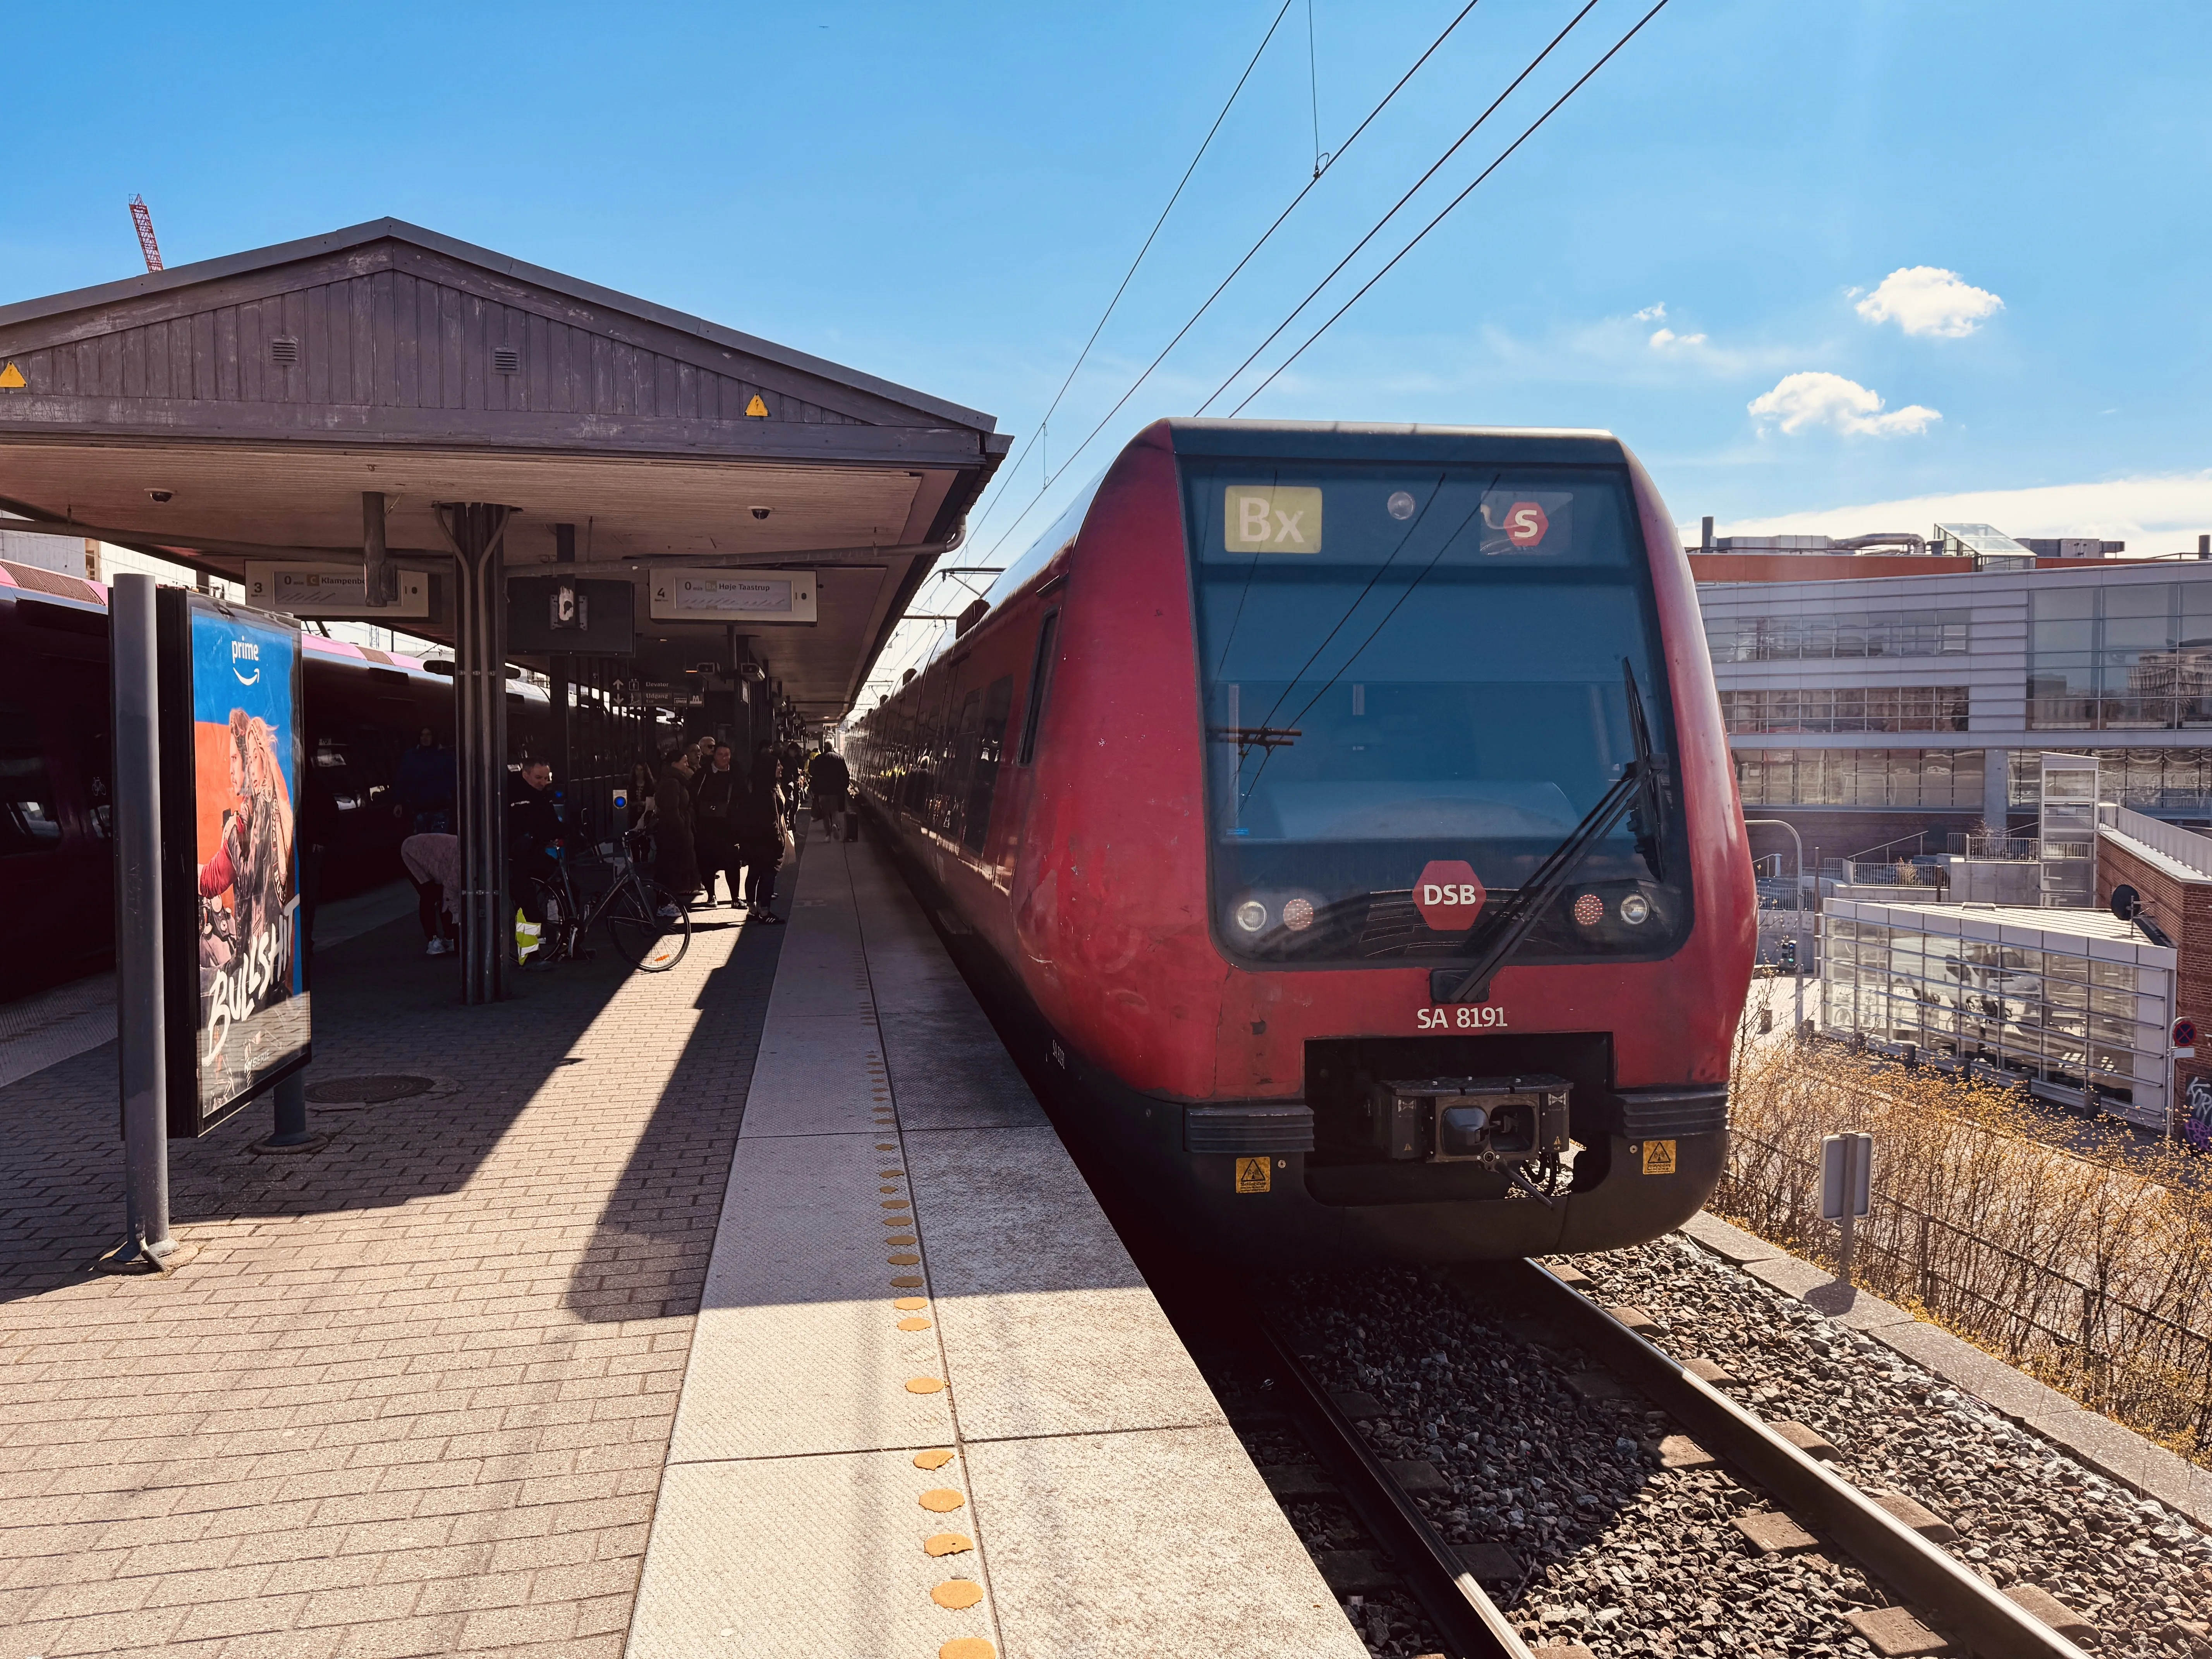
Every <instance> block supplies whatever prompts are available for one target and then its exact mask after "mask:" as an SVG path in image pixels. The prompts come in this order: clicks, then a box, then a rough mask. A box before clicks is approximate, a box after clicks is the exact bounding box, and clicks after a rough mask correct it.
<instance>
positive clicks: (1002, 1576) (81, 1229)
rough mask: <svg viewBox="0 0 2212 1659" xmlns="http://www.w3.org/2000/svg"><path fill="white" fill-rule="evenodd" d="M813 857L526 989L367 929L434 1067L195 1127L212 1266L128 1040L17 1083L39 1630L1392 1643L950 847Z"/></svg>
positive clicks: (348, 982) (420, 1640) (22, 1399)
mask: <svg viewBox="0 0 2212 1659" xmlns="http://www.w3.org/2000/svg"><path fill="white" fill-rule="evenodd" d="M794 876H795V880H794V879H793V877H794ZM787 888H794V889H795V893H790V892H787V896H786V899H785V901H784V904H783V906H782V908H784V909H785V910H786V913H787V916H788V918H789V922H790V925H789V926H788V927H749V928H744V929H740V928H739V927H738V926H737V925H736V919H735V916H734V914H733V913H732V912H731V911H729V910H727V909H726V908H725V909H720V910H710V911H705V912H702V913H700V915H699V918H698V921H699V929H698V931H697V933H696V934H695V937H694V940H693V944H692V946H691V950H690V953H689V955H688V956H687V957H686V958H685V959H684V962H683V963H681V964H679V965H678V968H677V969H675V970H674V971H672V972H671V973H668V974H664V975H634V974H629V973H627V972H625V971H623V969H622V968H621V966H620V964H619V963H617V962H615V961H614V960H612V959H611V957H610V958H608V959H606V960H603V961H599V962H594V963H586V964H580V965H565V964H564V965H562V966H561V967H559V968H556V969H553V970H550V971H549V972H545V973H532V974H526V975H522V976H521V978H520V981H519V982H518V985H517V987H516V994H515V996H514V998H513V1000H511V1001H509V1002H507V1003H505V1004H502V1005H500V1006H495V1007H491V1008H477V1009H469V1008H464V1007H461V1006H459V1005H458V1003H457V1002H456V1000H455V998H454V975H453V967H452V964H451V961H450V959H449V958H448V959H435V960H434V959H426V958H424V957H422V955H421V948H422V946H421V939H420V937H419V934H418V933H417V931H416V927H415V924H414V921H413V919H412V917H411V915H410V916H407V917H404V918H403V919H400V920H398V921H393V922H392V923H391V924H389V925H387V926H383V927H374V928H372V929H371V930H370V931H368V932H366V933H361V934H360V935H358V936H357V937H354V938H350V939H344V940H343V942H342V943H337V944H335V945H328V944H326V945H325V948H324V949H323V950H322V951H320V953H319V957H318V959H317V963H316V969H315V973H316V980H315V984H316V990H317V995H318V1002H317V1008H316V1055H317V1059H316V1064H315V1066H314V1068H313V1071H312V1072H311V1073H310V1078H309V1081H310V1087H311V1092H312V1091H313V1090H314V1088H315V1085H323V1084H327V1083H330V1082H331V1081H332V1080H333V1079H344V1078H357V1077H365V1076H388V1075H392V1074H405V1075H410V1076H416V1077H420V1078H422V1079H425V1080H426V1085H427V1086H425V1087H424V1088H423V1089H422V1091H420V1092H418V1093H415V1094H412V1095H410V1096H407V1097H403V1098H398V1099H393V1100H389V1101H387V1102H386V1103H382V1104H374V1105H365V1106H361V1107H358V1108H353V1109H343V1110H337V1109H324V1108H320V1107H318V1108H317V1109H316V1110H315V1121H316V1124H317V1127H319V1128H323V1129H325V1130H330V1131H331V1132H333V1135H334V1138H333V1139H332V1140H331V1144H330V1145H329V1146H327V1147H326V1148H325V1149H324V1150H323V1151H321V1152H317V1153H314V1154H313V1155H309V1156H305V1157H296V1158H271V1157H267V1156H257V1155H255V1154H253V1153H252V1152H250V1151H249V1150H248V1148H249V1143H250V1142H252V1140H254V1139H258V1137H260V1136H261V1135H262V1134H264V1133H266V1128H267V1121H268V1109H267V1108H266V1107H265V1106H263V1105H258V1104H257V1105H255V1106H252V1107H249V1108H248V1109H246V1113H245V1114H244V1115H242V1116H241V1117H240V1118H239V1119H236V1120H234V1121H232V1122H231V1123H229V1124H227V1125H225V1126H224V1127H222V1128H221V1129H219V1130H218V1131H217V1132H216V1133H214V1134H212V1135H210V1136H209V1137H208V1138H206V1139H204V1140H202V1141H198V1142H195V1143H191V1144H185V1143H173V1148H172V1160H173V1161H172V1168H173V1185H174V1210H175V1214H176V1217H177V1223H178V1225H177V1231H178V1233H179V1237H181V1238H182V1239H183V1240H184V1241H185V1243H190V1244H192V1245H195V1246H197V1254H196V1255H195V1256H194V1257H193V1259H192V1260H191V1261H189V1262H188V1263H187V1264H186V1265H185V1267H182V1268H181V1269H180V1270H179V1272H177V1273H174V1274H173V1275H172V1276H170V1277H168V1278H166V1279H107V1278H102V1277H100V1276H98V1275H96V1274H95V1273H93V1272H92V1270H91V1264H92V1262H93V1261H94V1258H95V1257H97V1256H98V1255H100V1252H101V1251H103V1250H105V1249H107V1248H108V1247H109V1246H111V1245H112V1244H113V1243H115V1242H116V1241H117V1239H118V1237H119V1235H120V1231H121V1226H122V1218H123V1195H122V1186H121V1157H120V1148H119V1146H118V1141H117V1139H116V1112H117V1107H116V1083H115V1054H114V1048H113V1045H112V1043H105V1044H102V1045H101V1046H100V1047H98V1048H91V1049H88V1050H86V1051H85V1052H82V1053H80V1054H76V1055H74V1056H73V1057H71V1058H69V1059H65V1060H61V1061H59V1062H58V1063H55V1064H51V1065H47V1066H45V1067H44V1068H43V1069H40V1070H39V1071H37V1072H35V1073H33V1074H31V1075H28V1076H25V1077H23V1078H21V1079H20V1080H18V1081H15V1082H13V1083H11V1084H9V1085H6V1086H4V1087H0V1160H4V1167H5V1168H6V1170H8V1171H9V1176H8V1180H9V1202H8V1203H7V1204H6V1205H5V1206H0V1632H5V1636H4V1639H3V1640H0V1659H28V1656H33V1655H37V1656H42V1659H64V1656H74V1655H81V1654H86V1655H88V1654H100V1655H140V1654H144V1655H153V1654H160V1655H161V1656H164V1659H167V1656H205V1659H407V1656H413V1655H432V1654H458V1653H507V1654H512V1655H518V1656H520V1655H528V1656H533V1659H535V1656H546V1659H567V1656H575V1659H583V1656H594V1659H615V1656H617V1655H622V1654H623V1653H625V1652H627V1653H628V1654H629V1655H632V1656H635V1659H664V1656H678V1655H682V1656H686V1659H689V1656H693V1655H731V1656H745V1659H753V1656H783V1655H796V1654H806V1655H809V1656H815V1655H825V1654H835V1655H838V1656H840V1659H844V1656H873V1655H878V1654H880V1655H884V1656H893V1655H896V1656H901V1659H904V1656H914V1659H936V1656H938V1655H939V1651H940V1650H941V1649H942V1648H943V1647H944V1644H946V1643H947V1642H956V1643H957V1640H958V1639H959V1638H970V1639H971V1640H974V1641H977V1642H983V1643H987V1644H990V1650H991V1651H992V1652H993V1653H994V1654H997V1655H1001V1656H1006V1659H1057V1656H1063V1655H1076V1654H1091V1653H1109V1652H1110V1653H1116V1654H1121V1653H1128V1654H1143V1653H1160V1654H1167V1653H1182V1652H1205V1653H1206V1654H1208V1655H1210V1656H1237V1655H1243V1654H1251V1655H1260V1654H1267V1655H1270V1656H1272V1655H1276V1654H1282V1653H1291V1652H1295V1653H1297V1654H1300V1655H1302V1656H1304V1655H1313V1656H1324V1659H1326V1656H1341V1659H1357V1656H1358V1655H1359V1654H1361V1653H1362V1652H1363V1651H1364V1649H1363V1647H1362V1645H1361V1644H1359V1642H1358V1639H1357V1638H1355V1637H1354V1636H1353V1635H1352V1632H1351V1629H1350V1627H1349V1626H1348V1625H1347V1624H1346V1622H1345V1620H1344V1618H1343V1616H1342V1614H1341V1613H1340V1612H1339V1611H1338V1609H1337V1607H1336V1604H1335V1601H1334V1598H1333V1597H1332V1596H1331V1595H1330V1594H1329V1593H1328V1590H1327V1589H1326V1588H1325V1586H1324V1585H1323V1583H1322V1579H1321V1577H1320V1575H1319V1574H1318V1572H1317V1571H1316V1570H1315V1568H1314V1567H1313V1565H1312V1564H1311V1562H1310V1560H1309V1559H1308V1558H1307V1556H1306V1554H1305V1552H1304V1549H1303V1548H1302V1547H1300V1546H1299V1544H1298V1541H1297V1537H1296V1535H1295V1534H1293V1533H1292V1532H1291V1529H1290V1528H1289V1526H1288V1524H1287V1523H1286V1522H1285V1521H1284V1519H1283V1517H1282V1515H1281V1513H1280V1511H1279V1509H1278V1508H1277V1507H1276V1505H1275V1504H1274V1503H1273V1501H1272V1499H1270V1498H1269V1497H1268V1495H1267V1491H1266V1488H1265V1486H1264V1485H1263V1484H1262V1483H1261V1480H1260V1478H1259V1476H1258V1474H1257V1472H1256V1471H1255V1470H1254V1469H1253V1468H1252V1467H1251V1464H1250V1462H1249V1459H1248V1458H1247V1457H1246V1456H1245V1455H1244V1453H1243V1449H1242V1448H1241V1446H1240V1445H1239V1444H1238V1443H1237V1440H1236V1438H1235V1437H1234V1436H1233V1434H1231V1431H1230V1430H1229V1429H1228V1427H1227V1425H1226V1424H1225V1422H1224V1421H1223V1420H1222V1419H1221V1416H1220V1413H1219V1412H1218V1409H1217V1408H1216V1407H1215V1406H1214V1403H1213V1401H1212V1396H1211V1395H1210V1394H1209V1393H1208V1392H1207V1390H1206V1388H1205V1386H1204V1384H1203V1383H1202V1381H1201V1380H1200V1378H1199V1376H1198V1375H1197V1373H1196V1371H1195V1370H1194V1367H1193V1366H1192V1365H1191V1363H1190V1361H1189V1359H1188V1356H1187V1355H1186V1354H1184V1352H1183V1351H1182V1346H1181V1344H1180V1343H1179V1342H1178V1341H1177V1340H1176V1338H1175V1336H1174V1334H1173V1332H1172V1331H1171V1330H1170V1328H1168V1326H1167V1324H1166V1322H1165V1321H1164V1318H1163V1317H1162V1316H1161V1315H1160V1313H1159V1310H1158V1307H1157V1305H1156V1304H1154V1303H1153V1302H1152V1297H1151V1295H1150V1292H1149V1291H1147V1290H1146V1288H1145V1287H1144V1285H1143V1284H1142V1283H1141V1281H1140V1280H1139V1279H1138V1277H1137V1275H1136V1274H1135V1273H1134V1271H1133V1267H1131V1266H1130V1263H1129V1261H1128V1258H1127V1255H1126V1254H1124V1253H1123V1252H1122V1250H1121V1245H1120V1243H1119V1241H1118V1240H1117V1239H1116V1238H1115V1236H1114V1233H1113V1231H1112V1229H1111V1227H1110V1226H1109V1225H1108V1224H1107V1223H1106V1221H1105V1219H1104V1218H1103V1215H1101V1214H1100V1212H1099V1211H1098V1209H1097V1205H1096V1204H1095V1202H1093V1201H1092V1200H1091V1194H1090V1193H1089V1191H1088V1190H1087V1188H1085V1187H1084V1185H1083V1183H1082V1182H1081V1180H1080V1179H1079V1176H1077V1175H1076V1173H1075V1171H1074V1169H1073V1165H1072V1164H1070V1162H1069V1160H1068V1159H1067V1158H1066V1153H1065V1152H1063V1151H1062V1150H1061V1149H1060V1145H1059V1142H1058V1140H1057V1139H1056V1137H1055V1136H1054V1133H1053V1131H1052V1129H1051V1128H1050V1127H1049V1126H1048V1125H1047V1124H1046V1122H1045V1121H1044V1119H1043V1116H1042V1113H1041V1112H1040V1111H1039V1109H1038V1108H1037V1105H1036V1101H1035V1099H1034V1097H1032V1096H1031V1095H1030V1092H1029V1091H1028V1089H1027V1087H1026V1085H1024V1083H1023V1082H1022V1080H1021V1078H1020V1076H1019V1074H1018V1073H1017V1072H1016V1071H1015V1070H1014V1068H1013V1066H1012V1062H1011V1061H1010V1060H1008V1059H1007V1057H1006V1053H1005V1051H1004V1049H1003V1048H1002V1047H1001V1046H1000V1044H999V1042H998V1041H997V1039H996V1037H995V1036H994V1033H993V1032H992V1030H991V1028H990V1026H989V1024H988V1022H987V1020H986V1019H985V1018H984V1017H983V1015H982V1013H981V1011H980V1010H979V1009H978V1008H977V1007H976V1006H975V1002H974V1000H973V999H972V998H971V997H970V996H969V993H968V990H967V987H966V986H965V985H964V983H963V981H961V979H960V977H959V975H958V974H957V971H956V970H955V969H954V968H953V967H952V964H951V962H950V961H949V960H948V959H947V958H946V957H945V956H944V954H943V952H942V951H941V950H940V949H939V945H938V942H937V939H936V938H935V936H934V935H933V933H932V932H931V931H930V929H929V927H928V925H927V921H925V919H924V918H923V916H922V915H921V911H920V909H919V908H918V907H916V905H915V902H914V901H913V899H912V898H911V896H909V895H908V892H907V890H906V889H905V887H904V885H903V884H902V882H901V881H900V880H899V879H898V878H897V876H896V874H895V873H894V872H892V870H891V869H890V866H888V864H887V863H886V862H885V861H884V860H883V858H882V857H881V855H880V854H878V852H877V851H876V850H875V849H874V848H872V847H866V846H862V847H851V848H848V847H843V846H836V845H831V844H828V843H820V844H817V845H815V846H812V847H810V848H807V849H806V851H805V854H804V855H803V858H802V860H801V862H800V865H799V868H798V870H797V871H796V872H787ZM885 1148H889V1149H890V1150H889V1151H886V1150H884V1149H885ZM885 1170H893V1171H896V1176H895V1177H892V1176H885V1175H884V1171H885ZM887 1223H888V1224H890V1225H885V1224H887ZM894 1258H897V1260H896V1261H895V1260H894ZM907 1279H911V1280H913V1281H915V1282H914V1283H913V1284H911V1285H905V1284H895V1283H894V1282H893V1281H894V1280H907ZM900 1297H911V1298H914V1299H915V1301H916V1302H917V1303H918V1304H919V1306H918V1307H916V1308H908V1309H897V1308H894V1307H893V1305H892V1304H893V1302H894V1300H895V1299H897V1298H900ZM702 1304H703V1307H704V1310H705V1311H704V1312H703V1313H702V1311H701V1310H702ZM916 1321H921V1322H922V1323H920V1324H917V1323H916ZM902 1325H903V1328H902ZM910 1383H923V1384H925V1385H927V1384H929V1383H934V1384H937V1385H939V1386H935V1387H929V1386H923V1387H920V1388H911V1387H909V1384H910ZM930 1452H942V1453H944V1454H946V1455H945V1456H943V1457H942V1458H935V1457H931V1458H926V1459H924V1460H923V1462H917V1458H918V1457H921V1455H922V1454H924V1453H930ZM925 1492H944V1493H949V1494H951V1498H955V1499H957V1504H955V1505H954V1506H953V1507H951V1508H947V1509H944V1510H927V1509H925V1508H923V1507H922V1506H921V1502H920V1500H921V1497H922V1495H923V1494H924V1493H925ZM932 1501H933V1502H938V1503H943V1502H945V1499H941V1498H939V1499H933V1500H932ZM936 1534H957V1535H959V1536H960V1537H961V1538H962V1539H963V1540H964V1541H965V1542H966V1544H967V1546H968V1547H966V1548H964V1549H961V1550H957V1551H954V1552H952V1553H945V1554H935V1555H933V1554H931V1553H928V1551H927V1550H926V1549H925V1547H924V1540H925V1539H926V1538H930V1537H933V1536H935V1535H936ZM940 1547H942V1546H940ZM641 1584H642V1589H641ZM963 1586H966V1587H968V1588H965V1589H963V1588H962V1587H963ZM954 1651H959V1650H958V1649H957V1648H956V1649H954ZM972 1651H975V1652H977V1653H979V1654H980V1653H981V1650H980V1649H976V1650H972Z"/></svg>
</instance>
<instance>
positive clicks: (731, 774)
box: [691, 743, 745, 909]
mask: <svg viewBox="0 0 2212 1659" xmlns="http://www.w3.org/2000/svg"><path fill="white" fill-rule="evenodd" d="M730 762H731V756H730V745H729V744H726V743H720V744H715V745H714V755H713V758H712V759H710V760H709V761H708V763H707V769H706V770H705V771H704V772H702V773H701V774H700V775H699V778H698V781H697V782H696V783H695V784H694V785H693V786H692V789H691V805H692V809H693V811H694V812H695V813H696V817H695V819H694V821H693V840H694V841H695V842H696V843H697V847H698V863H699V879H700V881H701V882H702V884H704V886H705V887H706V890H707V902H708V904H709V905H712V904H713V903H714V877H715V876H716V874H717V873H719V874H720V875H721V876H722V878H724V879H725V880H726V881H727V882H728V883H729V885H730V907H731V908H732V909H735V908H737V907H738V905H740V904H741V903H743V902H744V898H743V890H742V888H741V886H740V883H739V878H738V868H739V866H738V829H737V818H736V817H735V811H736V808H737V805H738V800H739V798H740V797H741V796H743V794H744V791H745V781H744V779H743V778H742V777H740V776H738V774H737V772H736V771H735V770H734V769H732V766H731V763H730Z"/></svg>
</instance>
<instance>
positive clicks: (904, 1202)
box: [876, 1198, 914, 1210]
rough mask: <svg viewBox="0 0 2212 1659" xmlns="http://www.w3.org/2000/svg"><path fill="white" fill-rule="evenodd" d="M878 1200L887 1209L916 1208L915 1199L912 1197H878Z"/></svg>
mask: <svg viewBox="0 0 2212 1659" xmlns="http://www.w3.org/2000/svg"><path fill="white" fill-rule="evenodd" d="M876 1201H877V1202H878V1203H879V1204H881V1205H882V1206H884V1208H885V1209H886V1210H911V1209H912V1208H914V1200H912V1199H910V1198H884V1199H878V1200H876Z"/></svg>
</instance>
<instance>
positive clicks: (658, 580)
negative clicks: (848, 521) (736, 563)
mask: <svg viewBox="0 0 2212 1659" xmlns="http://www.w3.org/2000/svg"><path fill="white" fill-rule="evenodd" d="M815 587H816V583H815V579H814V572H812V571H811V570H709V569H706V568H701V567H697V566H692V565H655V566H654V567H653V586H652V590H651V599H650V612H649V614H650V615H651V617H652V618H653V621H655V622H718V623H742V624H744V626H746V627H748V628H751V627H757V626H759V625H761V624H763V623H767V624H769V625H771V626H773V625H775V624H776V623H803V624H804V623H812V622H813V621H814V619H815Z"/></svg>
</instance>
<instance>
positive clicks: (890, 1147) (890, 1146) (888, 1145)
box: [876, 1140, 898, 1152]
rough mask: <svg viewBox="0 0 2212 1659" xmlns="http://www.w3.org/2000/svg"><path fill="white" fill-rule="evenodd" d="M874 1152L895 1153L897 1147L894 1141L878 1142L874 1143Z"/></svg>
mask: <svg viewBox="0 0 2212 1659" xmlns="http://www.w3.org/2000/svg"><path fill="white" fill-rule="evenodd" d="M876 1150H877V1151H878V1152H896V1151H898V1146H897V1144H896V1142H894V1141H889V1140H879V1141H878V1142H877V1143H876Z"/></svg>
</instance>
